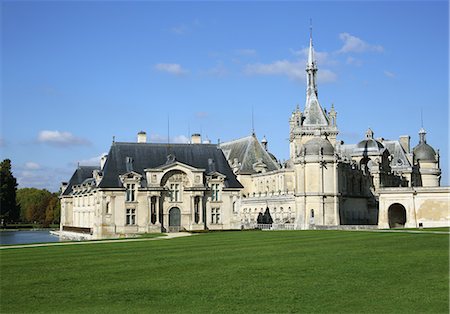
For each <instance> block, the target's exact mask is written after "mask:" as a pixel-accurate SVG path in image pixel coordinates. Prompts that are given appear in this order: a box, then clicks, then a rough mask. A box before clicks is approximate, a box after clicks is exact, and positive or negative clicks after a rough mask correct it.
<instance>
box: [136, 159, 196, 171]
mask: <svg viewBox="0 0 450 314" xmlns="http://www.w3.org/2000/svg"><path fill="white" fill-rule="evenodd" d="M175 169H180V170H184V171H186V170H187V171H191V172H203V171H205V169H199V168H195V167H192V166H190V165H187V164H184V163H182V162H179V161H174V162H172V163H169V164H164V165H161V166H159V167H157V168H147V169H144V171H146V172H147V171H149V172H167V171H170V170H175Z"/></svg>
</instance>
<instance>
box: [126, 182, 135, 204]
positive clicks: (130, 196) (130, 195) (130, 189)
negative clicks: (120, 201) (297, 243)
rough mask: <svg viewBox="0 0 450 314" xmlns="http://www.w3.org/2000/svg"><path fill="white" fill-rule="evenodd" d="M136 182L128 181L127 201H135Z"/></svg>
mask: <svg viewBox="0 0 450 314" xmlns="http://www.w3.org/2000/svg"><path fill="white" fill-rule="evenodd" d="M134 188H135V184H132V183H128V184H127V187H126V189H127V191H126V193H127V194H126V201H127V202H134V201H135V190H134Z"/></svg>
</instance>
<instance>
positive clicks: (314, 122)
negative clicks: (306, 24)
mask: <svg viewBox="0 0 450 314" xmlns="http://www.w3.org/2000/svg"><path fill="white" fill-rule="evenodd" d="M316 82H317V65H316V60H315V57H314V47H313V40H312V25H311V26H310V34H309V49H308V62H307V63H306V105H305V114H304V116H305V120H304V123H303V125H306V126H328V125H329V121H328V119H327V117H326V115H325V112H324V111H323V108H322V107H321V106H320V103H319V99H318V92H317V84H316Z"/></svg>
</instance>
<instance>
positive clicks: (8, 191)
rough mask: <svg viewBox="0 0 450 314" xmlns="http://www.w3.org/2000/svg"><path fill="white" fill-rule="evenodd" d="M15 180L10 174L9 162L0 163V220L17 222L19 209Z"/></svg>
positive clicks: (7, 160)
mask: <svg viewBox="0 0 450 314" xmlns="http://www.w3.org/2000/svg"><path fill="white" fill-rule="evenodd" d="M16 191H17V180H16V178H15V177H14V176H13V174H12V172H11V160H9V159H5V160H3V161H2V162H1V163H0V219H2V220H3V219H4V220H5V221H17V220H18V219H19V213H20V212H19V207H18V206H17V203H16Z"/></svg>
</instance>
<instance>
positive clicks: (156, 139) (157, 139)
mask: <svg viewBox="0 0 450 314" xmlns="http://www.w3.org/2000/svg"><path fill="white" fill-rule="evenodd" d="M150 142H151V143H167V136H164V135H160V134H151V135H150ZM170 143H181V144H183V143H189V138H188V137H187V136H185V135H177V136H172V137H170Z"/></svg>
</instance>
